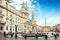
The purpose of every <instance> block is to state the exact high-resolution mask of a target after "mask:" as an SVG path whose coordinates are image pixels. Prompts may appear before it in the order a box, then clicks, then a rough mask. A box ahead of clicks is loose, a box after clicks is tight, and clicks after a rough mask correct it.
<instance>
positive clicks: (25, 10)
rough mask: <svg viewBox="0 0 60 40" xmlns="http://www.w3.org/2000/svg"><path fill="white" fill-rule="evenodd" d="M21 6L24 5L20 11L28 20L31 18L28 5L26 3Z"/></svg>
mask: <svg viewBox="0 0 60 40" xmlns="http://www.w3.org/2000/svg"><path fill="white" fill-rule="evenodd" d="M21 5H22V7H21V10H20V12H21V14H22V15H24V16H23V17H25V18H28V17H29V10H28V7H27V5H26V4H25V3H24V2H23V3H22V4H21ZM25 5H26V6H25Z"/></svg>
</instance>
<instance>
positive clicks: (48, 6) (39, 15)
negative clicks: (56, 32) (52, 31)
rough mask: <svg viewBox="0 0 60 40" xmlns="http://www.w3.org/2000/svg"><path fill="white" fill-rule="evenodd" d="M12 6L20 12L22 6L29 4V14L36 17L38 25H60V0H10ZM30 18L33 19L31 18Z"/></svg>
mask: <svg viewBox="0 0 60 40" xmlns="http://www.w3.org/2000/svg"><path fill="white" fill-rule="evenodd" d="M9 1H10V2H11V3H10V5H11V6H12V7H14V8H15V9H17V10H20V8H21V4H22V2H23V1H24V3H27V6H28V7H29V14H30V16H31V14H32V13H34V15H35V17H34V18H35V20H36V23H37V24H38V25H40V26H44V25H45V19H46V26H54V25H56V24H60V0H9ZM30 16H29V18H30V19H31V17H30Z"/></svg>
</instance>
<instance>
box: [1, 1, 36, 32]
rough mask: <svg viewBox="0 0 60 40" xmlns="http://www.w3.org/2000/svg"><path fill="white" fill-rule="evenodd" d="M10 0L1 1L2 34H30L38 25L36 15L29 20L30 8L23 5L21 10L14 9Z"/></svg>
mask: <svg viewBox="0 0 60 40" xmlns="http://www.w3.org/2000/svg"><path fill="white" fill-rule="evenodd" d="M9 4H10V2H9V1H8V0H0V32H1V33H3V32H6V33H8V32H13V33H14V32H26V33H27V32H29V31H32V28H33V26H35V25H36V22H35V20H34V15H33V14H32V20H29V8H28V7H27V6H24V5H25V4H24V3H22V7H21V9H20V10H19V11H18V10H16V9H14V8H13V7H12V6H11V5H9Z"/></svg>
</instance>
